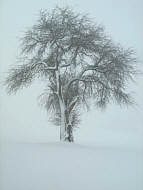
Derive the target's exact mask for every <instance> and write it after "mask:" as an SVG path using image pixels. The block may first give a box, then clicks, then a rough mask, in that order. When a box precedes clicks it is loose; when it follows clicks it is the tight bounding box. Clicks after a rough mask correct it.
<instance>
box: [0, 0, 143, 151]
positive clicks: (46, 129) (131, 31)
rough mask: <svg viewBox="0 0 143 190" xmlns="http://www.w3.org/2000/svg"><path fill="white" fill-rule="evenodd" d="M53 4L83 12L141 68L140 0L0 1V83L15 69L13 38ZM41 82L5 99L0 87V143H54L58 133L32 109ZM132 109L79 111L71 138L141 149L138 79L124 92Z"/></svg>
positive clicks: (141, 83) (142, 88)
mask: <svg viewBox="0 0 143 190" xmlns="http://www.w3.org/2000/svg"><path fill="white" fill-rule="evenodd" d="M56 5H59V6H66V5H68V6H71V7H73V9H74V10H75V11H77V12H82V13H88V14H89V16H90V17H91V18H92V19H93V20H95V22H97V23H99V24H102V25H104V26H105V31H106V33H107V34H108V35H110V36H111V37H112V39H113V40H114V41H115V42H117V43H118V42H119V43H121V44H122V45H123V46H124V47H133V48H134V49H135V51H136V53H137V57H138V60H139V68H140V69H142V68H143V67H142V60H143V22H142V19H143V10H142V9H143V8H142V7H143V1H142V0H120V1H119V0H108V1H105V0H99V1H98V0H88V1H81V0H67V1H63V0H59V1H56V0H39V1H38V0H37V1H35V0H30V1H29V0H24V1H23V0H13V1H10V0H0V79H1V80H3V79H4V77H5V76H6V72H7V71H8V69H9V68H10V66H11V65H13V64H16V57H17V56H18V52H19V50H18V48H19V39H18V38H19V37H20V36H22V33H23V31H25V30H26V29H27V28H28V27H30V26H32V25H33V24H34V23H35V21H36V20H37V18H38V12H39V10H40V9H48V10H51V9H52V8H54V7H55V6H56ZM44 86H45V85H44V83H41V82H37V81H35V82H34V84H33V85H31V87H30V88H28V89H23V90H22V91H19V92H18V93H17V94H16V95H12V96H8V95H7V94H6V92H5V89H4V88H3V87H1V88H0V117H1V118H0V139H1V141H6V142H7V141H16V142H47V141H55V140H56V141H57V140H58V139H59V133H58V132H59V131H58V130H59V129H58V128H57V127H55V126H53V125H52V124H50V123H49V122H48V115H47V113H46V112H45V111H44V110H43V109H42V108H40V107H39V106H38V101H37V97H38V96H39V95H40V93H41V92H42V90H43V89H44ZM128 90H129V92H130V91H131V92H132V91H133V92H134V93H133V95H134V97H135V100H136V102H137V104H138V106H137V107H136V108H128V109H127V108H124V109H123V108H120V107H119V106H117V105H109V106H108V107H107V109H106V110H105V111H104V112H101V111H100V110H96V109H95V110H91V111H90V112H88V113H86V111H85V112H84V114H83V116H82V123H81V125H80V126H79V127H80V128H79V129H77V131H76V133H75V136H76V140H77V142H81V141H87V142H91V143H92V142H96V143H99V144H111V145H123V146H126V145H129V146H131V147H134V146H135V147H142V148H143V138H142V137H143V100H142V99H143V98H142V97H143V78H142V77H139V78H138V80H137V83H136V84H132V85H131V86H130V88H129V89H128Z"/></svg>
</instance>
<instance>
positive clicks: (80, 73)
mask: <svg viewBox="0 0 143 190" xmlns="http://www.w3.org/2000/svg"><path fill="white" fill-rule="evenodd" d="M20 57H21V59H20V60H21V63H22V64H21V63H20V64H19V65H17V66H15V67H13V68H12V69H10V71H9V74H8V77H7V79H6V82H5V84H6V85H7V90H8V93H14V92H17V91H18V90H19V89H22V88H23V87H27V86H29V85H30V84H31V83H32V81H33V80H34V79H35V78H46V79H47V88H46V91H45V92H44V93H42V95H41V98H42V100H43V101H42V102H43V104H44V106H45V107H46V109H47V111H49V113H51V115H52V116H53V119H52V121H53V122H54V124H57V125H60V126H61V134H60V138H61V140H68V141H73V134H72V131H73V128H74V127H75V126H77V125H78V123H79V121H80V120H79V110H80V107H81V105H85V106H86V107H88V106H89V104H88V100H90V99H91V98H92V99H93V100H94V104H95V106H97V107H102V108H104V107H105V106H106V105H107V104H108V103H110V102H111V101H113V102H116V103H117V104H121V105H122V104H125V105H130V104H132V103H133V100H132V97H131V96H130V94H128V93H127V92H126V91H127V89H126V87H127V84H128V82H129V81H130V80H133V79H134V76H135V75H136V62H137V61H136V57H135V53H134V51H133V50H132V49H130V48H128V49H125V48H123V47H122V46H121V45H120V44H115V43H114V42H113V40H112V39H111V38H110V37H108V36H107V35H106V34H105V31H104V28H103V27H102V26H100V25H98V24H96V23H94V21H93V20H91V19H90V18H88V17H87V16H85V15H82V14H77V13H75V12H74V11H73V10H72V9H70V8H59V7H56V8H55V9H53V10H52V11H51V12H47V11H45V10H44V11H40V16H39V19H38V21H37V23H36V24H35V25H33V26H32V27H31V28H30V29H29V30H27V31H26V32H25V33H24V35H23V37H22V39H21V55H20Z"/></svg>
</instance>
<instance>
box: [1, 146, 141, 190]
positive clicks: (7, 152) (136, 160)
mask: <svg viewBox="0 0 143 190" xmlns="http://www.w3.org/2000/svg"><path fill="white" fill-rule="evenodd" d="M0 163H1V168H0V189H1V190H143V152H142V151H136V152H135V151H131V150H130V151H128V150H122V149H115V148H99V147H94V146H92V147H91V146H84V145H77V144H68V143H67V144H66V143H47V144H3V145H1V150H0Z"/></svg>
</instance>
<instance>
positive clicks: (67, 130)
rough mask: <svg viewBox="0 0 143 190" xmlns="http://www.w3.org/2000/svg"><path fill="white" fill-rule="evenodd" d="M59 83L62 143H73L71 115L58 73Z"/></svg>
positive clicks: (57, 79) (57, 73) (57, 72)
mask: <svg viewBox="0 0 143 190" xmlns="http://www.w3.org/2000/svg"><path fill="white" fill-rule="evenodd" d="M56 81H57V95H58V99H59V106H60V113H61V126H60V141H68V142H73V133H72V131H73V130H72V125H71V124H70V122H69V114H68V112H67V111H66V106H65V102H64V98H63V92H62V83H61V79H60V73H59V71H58V70H57V71H56Z"/></svg>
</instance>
